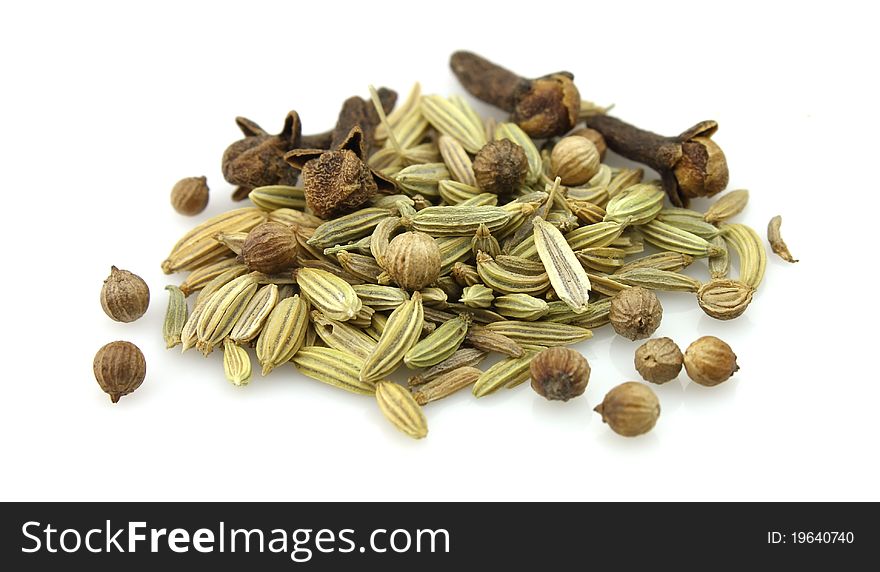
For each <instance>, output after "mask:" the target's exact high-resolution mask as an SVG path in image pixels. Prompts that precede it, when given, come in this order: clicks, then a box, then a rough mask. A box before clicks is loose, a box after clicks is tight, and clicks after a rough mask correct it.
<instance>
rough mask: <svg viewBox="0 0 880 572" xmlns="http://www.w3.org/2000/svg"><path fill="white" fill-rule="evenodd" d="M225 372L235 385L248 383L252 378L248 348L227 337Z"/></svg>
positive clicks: (224, 360) (224, 343)
mask: <svg viewBox="0 0 880 572" xmlns="http://www.w3.org/2000/svg"><path fill="white" fill-rule="evenodd" d="M223 372H224V373H225V374H226V379H228V380H229V381H230V382H232V384H233V385H236V386H242V385H247V384H248V382H250V380H251V358H250V356H249V355H248V353H247V350H245V349H244V348H242V347H241V346H239V345H238V344H236V343H235V342H233V341H232V340H231V339H229V338H226V339H225V340H223Z"/></svg>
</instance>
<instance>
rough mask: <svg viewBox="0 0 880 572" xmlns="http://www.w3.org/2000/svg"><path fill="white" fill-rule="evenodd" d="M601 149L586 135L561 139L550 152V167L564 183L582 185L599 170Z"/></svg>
mask: <svg viewBox="0 0 880 572" xmlns="http://www.w3.org/2000/svg"><path fill="white" fill-rule="evenodd" d="M599 166H600V158H599V149H597V148H596V146H595V145H594V144H593V142H592V141H590V140H589V139H587V138H586V137H577V136H568V137H563V138H562V139H560V140H559V142H558V143H556V145H554V146H553V151H551V153H550V168H551V169H552V171H553V174H554V175H555V176H557V177H559V178H560V179H561V180H562V184H563V185H567V186H576V185H582V184H584V183H586V182H587V181H589V180H590V179H592V178H593V176H595V175H596V173H598V172H599Z"/></svg>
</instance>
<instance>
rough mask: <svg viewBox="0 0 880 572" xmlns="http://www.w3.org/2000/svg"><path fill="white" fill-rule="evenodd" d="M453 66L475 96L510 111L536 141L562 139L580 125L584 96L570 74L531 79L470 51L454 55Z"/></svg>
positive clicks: (461, 80)
mask: <svg viewBox="0 0 880 572" xmlns="http://www.w3.org/2000/svg"><path fill="white" fill-rule="evenodd" d="M449 65H450V67H451V68H452V73H454V74H455V76H456V77H457V78H458V81H460V82H461V85H462V86H463V87H464V88H465V89H466V90H467V91H468V92H470V94H471V95H473V96H474V97H476V98H477V99H480V100H482V101H485V102H486V103H489V104H491V105H494V106H496V107H500V108H501V109H503V110H504V111H509V112H510V114H511V120H512V121H513V122H514V123H516V124H517V125H519V126H520V127H521V128H522V130H523V131H525V132H526V133H527V134H529V135H531V136H532V137H534V138H537V139H543V138H546V137H553V136H555V135H562V134H563V133H565V132H567V131H569V130H571V128H572V127H574V125H575V123H577V121H578V113H579V112H580V108H581V95H580V93H579V92H578V90H577V87H575V85H574V82H573V81H572V80H574V75H572V74H571V73H569V72H556V73H552V74H548V75H545V76H543V77H540V78H537V79H527V78H524V77H520V76H518V75H516V74H515V73H513V72H511V71H510V70H507V69H505V68H503V67H501V66H499V65H496V64H494V63H492V62H490V61H489V60H487V59H485V58H482V57H480V56H478V55H477V54H474V53H472V52H466V51H460V52H455V53H454V54H452V57H451V58H450V59H449Z"/></svg>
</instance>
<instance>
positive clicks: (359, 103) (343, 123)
mask: <svg viewBox="0 0 880 572" xmlns="http://www.w3.org/2000/svg"><path fill="white" fill-rule="evenodd" d="M378 95H379V101H380V102H381V103H382V109H383V110H384V111H385V113H391V110H392V109H394V104H395V103H397V92H396V91H394V90H393V89H388V88H387V87H380V88H379V90H378ZM355 125H357V126H358V127H360V129H361V132H362V133H363V134H364V142H365V144H366V147H367V149H366V152H367V153H370V152H371V151H372V148H373V146H374V144H375V137H374V132H375V131H376V126H378V125H379V114H378V113H377V112H376V108H375V106H374V105H373V102H372V101H371V100H370V99H362V98H360V97H358V96H352V97H349V98H348V99H346V100H345V101H344V102H343V104H342V109H341V110H340V111H339V118H338V119H337V120H336V127H334V128H333V131H331V135H332V136H331V138H330V145H329V146H328V147H323V148H324V149H333V148H335V147H338V146H340V145H342V143H343V142H344V141H345V140H346V139H347V138H348V134H349V133H350V132H351V130H352V128H353V127H354V126H355ZM302 147H303V148H307V147H306V146H305V145H302Z"/></svg>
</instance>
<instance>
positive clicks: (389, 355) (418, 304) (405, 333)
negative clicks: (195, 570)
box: [360, 292, 424, 382]
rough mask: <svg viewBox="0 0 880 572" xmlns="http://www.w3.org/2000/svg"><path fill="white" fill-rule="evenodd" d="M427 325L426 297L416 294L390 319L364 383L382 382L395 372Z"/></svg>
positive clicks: (363, 370) (364, 373)
mask: <svg viewBox="0 0 880 572" xmlns="http://www.w3.org/2000/svg"><path fill="white" fill-rule="evenodd" d="M423 322H424V308H423V307H422V296H421V294H419V293H418V292H415V293H413V295H412V297H411V298H410V299H409V300H407V301H406V302H404V303H403V304H401V305H400V306H399V307H398V308H397V309H396V310H394V311H393V312H392V313H391V315H390V316H389V317H388V322H387V323H386V324H385V328H384V330H383V331H382V335H381V336H380V337H379V341H378V342H377V344H376V349H375V350H373V353H371V354H370V356H369V357H368V358H367V359H366V360H365V361H364V365H363V367H362V368H361V372H360V379H361V380H362V381H368V382H369V381H378V380H380V379H382V378H384V377H386V376H388V375H390V374H391V373H392V372H394V370H395V369H397V367H398V366H399V365H400V363H401V362H402V361H403V356H404V355H406V353H407V352H408V351H409V350H410V348H412V347H413V346H414V345H415V344H416V342H418V340H419V336H420V335H421V333H422V323H423Z"/></svg>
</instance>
